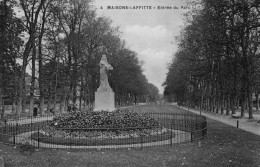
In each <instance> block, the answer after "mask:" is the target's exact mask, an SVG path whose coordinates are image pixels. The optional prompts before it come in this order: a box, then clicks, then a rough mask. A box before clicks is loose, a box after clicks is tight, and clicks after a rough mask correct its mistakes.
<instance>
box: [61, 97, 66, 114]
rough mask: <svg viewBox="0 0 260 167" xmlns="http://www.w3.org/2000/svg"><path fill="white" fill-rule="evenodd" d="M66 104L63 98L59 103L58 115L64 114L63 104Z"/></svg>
mask: <svg viewBox="0 0 260 167" xmlns="http://www.w3.org/2000/svg"><path fill="white" fill-rule="evenodd" d="M65 103H66V100H65V98H62V100H61V102H60V113H61V114H63V113H65V105H66V104H65Z"/></svg>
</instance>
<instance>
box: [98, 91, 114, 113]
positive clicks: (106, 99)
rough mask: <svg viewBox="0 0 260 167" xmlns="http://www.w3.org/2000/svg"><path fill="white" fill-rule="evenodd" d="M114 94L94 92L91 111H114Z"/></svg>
mask: <svg viewBox="0 0 260 167" xmlns="http://www.w3.org/2000/svg"><path fill="white" fill-rule="evenodd" d="M115 109H116V108H115V93H114V92H95V108H94V110H93V111H102V110H103V111H109V112H112V111H114V110H115Z"/></svg>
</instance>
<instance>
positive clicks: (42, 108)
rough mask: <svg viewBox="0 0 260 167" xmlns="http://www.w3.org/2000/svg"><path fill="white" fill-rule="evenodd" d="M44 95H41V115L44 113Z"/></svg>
mask: <svg viewBox="0 0 260 167" xmlns="http://www.w3.org/2000/svg"><path fill="white" fill-rule="evenodd" d="M44 101H45V100H44V97H43V96H40V108H39V115H44V108H45V106H44Z"/></svg>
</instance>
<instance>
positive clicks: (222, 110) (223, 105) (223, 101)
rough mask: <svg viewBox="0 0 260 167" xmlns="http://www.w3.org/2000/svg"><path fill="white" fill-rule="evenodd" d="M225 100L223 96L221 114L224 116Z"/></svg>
mask: <svg viewBox="0 0 260 167" xmlns="http://www.w3.org/2000/svg"><path fill="white" fill-rule="evenodd" d="M224 103H225V99H224V96H222V97H221V114H224V107H225V104H224Z"/></svg>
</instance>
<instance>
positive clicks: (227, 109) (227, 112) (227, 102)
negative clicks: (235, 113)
mask: <svg viewBox="0 0 260 167" xmlns="http://www.w3.org/2000/svg"><path fill="white" fill-rule="evenodd" d="M226 104H227V105H226V115H229V112H230V95H228V96H227V99H226Z"/></svg>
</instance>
